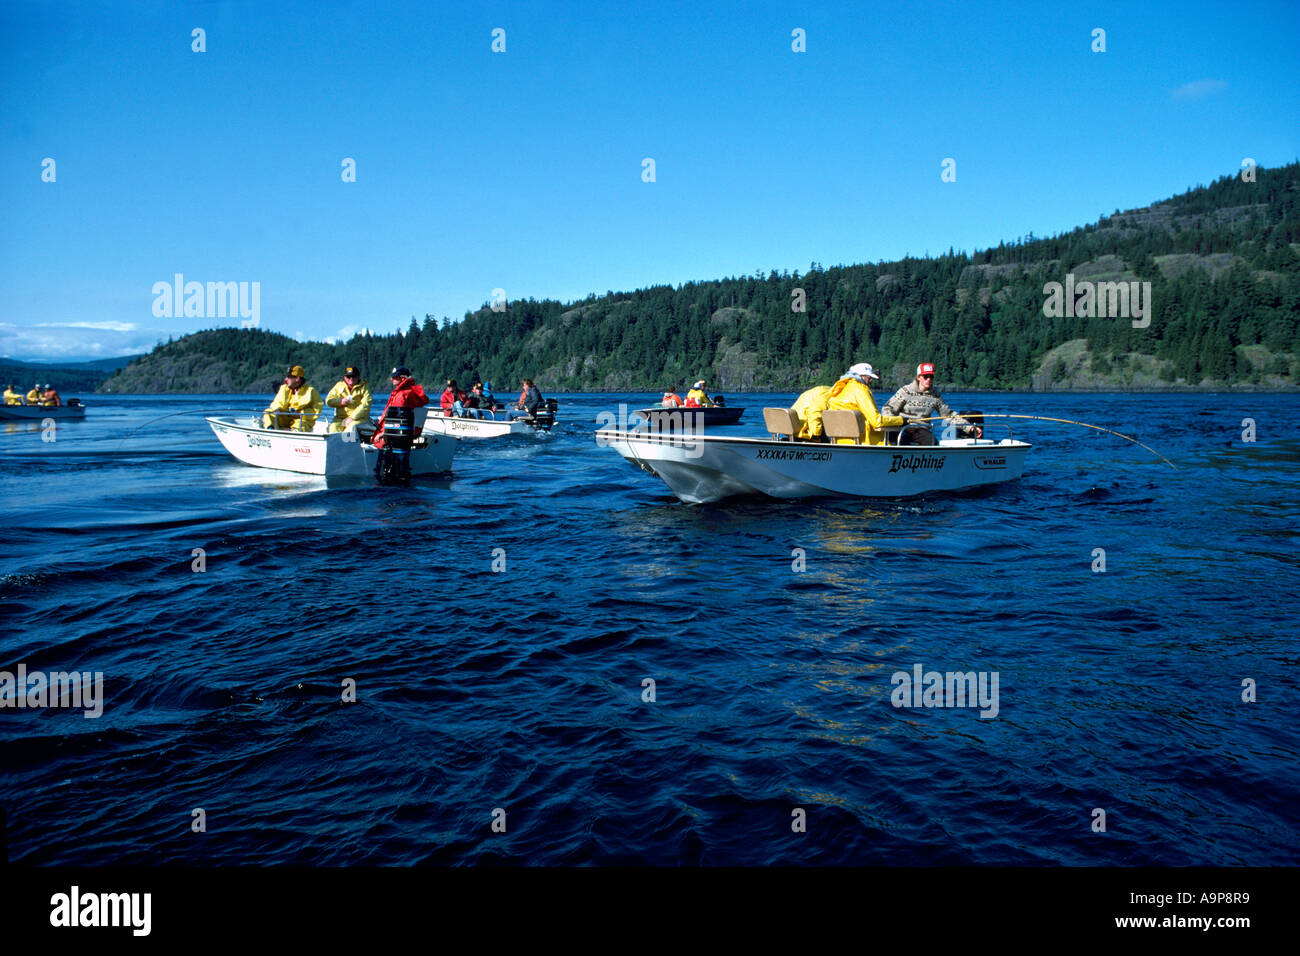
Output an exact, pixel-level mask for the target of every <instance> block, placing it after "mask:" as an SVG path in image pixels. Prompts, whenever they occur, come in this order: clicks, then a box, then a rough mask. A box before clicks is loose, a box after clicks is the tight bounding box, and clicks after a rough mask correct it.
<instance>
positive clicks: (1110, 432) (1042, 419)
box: [911, 412, 1178, 471]
mask: <svg viewBox="0 0 1300 956" xmlns="http://www.w3.org/2000/svg"><path fill="white" fill-rule="evenodd" d="M976 417H979V418H1024V419H1028V420H1029V421H1033V422H1059V423H1060V424H1062V425H1081V426H1083V427H1084V428H1095V429H1096V430H1097V431H1099V432H1105V433H1106V434H1107V435H1114V436H1116V437H1117V438H1122V439H1124V440H1125V441H1131V442H1132V443H1133V444H1135V445H1139V446H1141V447H1142V448H1145V449H1146V450H1147V451H1149V452H1151V454H1153V455H1155V456H1156V457H1157V458H1159V459H1160V460H1161V461H1163V462H1164V463H1165V464H1166V465H1168V466H1169V467H1170V468H1172V469H1174V470H1175V471H1177V470H1178V466H1177V465H1175V464H1174V463H1173V462H1172V461H1170V460H1169V459H1168V458H1166V457H1165V456H1164V455H1162V454H1160V452H1158V451H1156V450H1155V449H1154V448H1152V447H1151V446H1150V445H1143V444H1142V442H1140V441H1138V440H1137V439H1136V438H1130V437H1129V436H1128V435H1121V434H1120V433H1119V432H1117V431H1113V430H1111V429H1109V428H1102V427H1101V426H1100V425H1091V424H1089V423H1088V422H1076V421H1074V420H1073V419H1070V418H1048V417H1046V416H1045V415H998V414H993V413H991V412H980V413H978V415H977V416H976ZM945 420H946V419H943V418H914V419H911V421H913V422H941V421H945Z"/></svg>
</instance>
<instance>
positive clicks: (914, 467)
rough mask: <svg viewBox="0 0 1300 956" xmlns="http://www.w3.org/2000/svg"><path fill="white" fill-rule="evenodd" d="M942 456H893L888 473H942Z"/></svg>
mask: <svg viewBox="0 0 1300 956" xmlns="http://www.w3.org/2000/svg"><path fill="white" fill-rule="evenodd" d="M943 463H944V457H943V455H895V456H894V460H893V461H891V462H890V463H889V473H890V474H891V475H892V474H893V473H894V472H896V471H942V470H943Z"/></svg>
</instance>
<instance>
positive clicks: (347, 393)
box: [325, 381, 373, 432]
mask: <svg viewBox="0 0 1300 956" xmlns="http://www.w3.org/2000/svg"><path fill="white" fill-rule="evenodd" d="M345 398H355V399H356V401H355V402H353V403H352V404H350V405H348V406H347V407H346V408H344V407H343V400H344V399H345ZM372 401H373V398H372V397H371V395H370V383H369V382H360V383H358V385H357V387H356V388H351V387H349V386H348V383H347V382H346V381H343V382H339V383H338V384H337V385H335V386H334V387H333V388H331V389H330V393H329V394H328V395H326V396H325V404H326V405H328V406H329V407H330V408H332V409H334V421H333V422H331V423H330V431H332V432H341V431H343V430H344V429H346V428H347V427H348V426H349V425H364V424H365V423H366V422H368V421H370V405H371V402H372Z"/></svg>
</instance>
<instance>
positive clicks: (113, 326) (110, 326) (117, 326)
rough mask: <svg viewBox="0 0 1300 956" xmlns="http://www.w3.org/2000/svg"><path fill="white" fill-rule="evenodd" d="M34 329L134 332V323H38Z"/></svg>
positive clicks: (135, 326) (135, 327)
mask: <svg viewBox="0 0 1300 956" xmlns="http://www.w3.org/2000/svg"><path fill="white" fill-rule="evenodd" d="M32 328H34V329H99V330H100V331H102V332H134V331H135V330H136V329H137V328H139V326H137V325H136V324H135V323H134V322H37V323H35V324H34V325H33V326H32Z"/></svg>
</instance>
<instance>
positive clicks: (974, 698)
mask: <svg viewBox="0 0 1300 956" xmlns="http://www.w3.org/2000/svg"><path fill="white" fill-rule="evenodd" d="M922 670H923V668H922V667H921V665H920V664H914V665H912V673H910V674H909V673H908V672H907V671H894V674H893V676H891V677H890V678H889V682H890V683H891V684H893V685H894V690H893V692H892V693H891V694H890V695H889V702H890V703H891V704H893V705H894V706H895V707H980V708H983V709H982V710H980V718H981V719H982V720H990V719H992V718H994V717H996V716H997V715H998V709H999V707H998V672H997V671H980V672H979V673H978V674H976V672H975V671H967V672H966V673H964V674H963V673H962V672H960V671H948V672H947V673H944V674H941V673H939V672H938V671H926V672H925V673H924V674H922Z"/></svg>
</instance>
